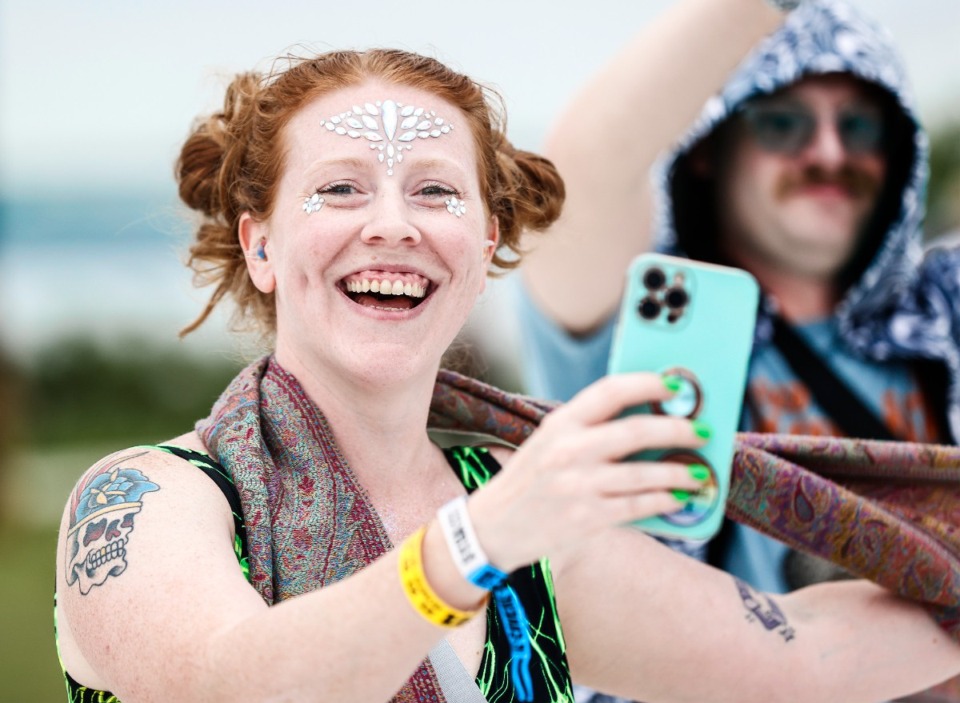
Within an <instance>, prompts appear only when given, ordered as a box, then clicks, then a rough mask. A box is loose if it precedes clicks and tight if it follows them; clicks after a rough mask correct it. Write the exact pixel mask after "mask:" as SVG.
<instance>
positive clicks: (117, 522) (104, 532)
mask: <svg viewBox="0 0 960 703" xmlns="http://www.w3.org/2000/svg"><path fill="white" fill-rule="evenodd" d="M129 458H131V457H127V459H129ZM121 461H124V459H120V460H119V461H118V462H116V463H115V464H113V465H112V466H108V467H106V468H105V469H104V470H103V471H101V472H92V473H91V474H89V475H88V476H87V477H86V478H85V479H84V481H83V483H81V485H80V486H78V487H77V490H76V492H75V493H74V496H73V500H72V504H71V511H70V530H69V531H68V533H67V540H68V552H67V571H66V578H67V583H68V584H70V585H73V584H74V583H77V582H79V588H80V593H82V594H83V595H86V594H87V593H89V592H90V589H92V588H93V587H94V586H100V585H101V584H103V583H104V582H105V581H106V580H107V578H108V577H110V576H119V575H120V574H122V573H123V572H124V570H125V569H126V568H127V542H128V541H129V539H130V533H131V531H132V530H133V518H134V516H135V515H136V514H137V513H139V512H140V509H141V507H142V506H143V503H142V501H141V498H142V496H143V494H144V493H147V492H150V491H156V490H159V488H160V487H159V486H157V485H156V484H155V483H152V482H151V481H149V480H148V479H147V477H146V476H144V475H143V473H141V472H140V471H139V470H138V469H124V468H119V466H118V464H119V463H120V462H121Z"/></svg>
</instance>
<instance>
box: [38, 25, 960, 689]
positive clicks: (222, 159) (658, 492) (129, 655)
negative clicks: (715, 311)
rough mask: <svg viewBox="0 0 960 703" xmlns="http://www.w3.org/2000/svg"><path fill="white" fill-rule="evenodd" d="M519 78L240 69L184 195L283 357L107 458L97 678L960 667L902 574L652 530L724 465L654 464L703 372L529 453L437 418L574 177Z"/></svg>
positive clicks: (655, 378)
mask: <svg viewBox="0 0 960 703" xmlns="http://www.w3.org/2000/svg"><path fill="white" fill-rule="evenodd" d="M760 9H762V10H763V11H764V12H768V11H769V10H768V9H764V8H760ZM757 11H759V9H758V10H757ZM496 104H497V103H496V100H495V96H493V95H492V94H490V93H489V92H488V91H485V90H484V89H483V88H482V87H480V86H479V85H478V84H477V83H475V82H474V81H472V80H471V79H469V78H467V77H466V76H463V75H460V74H458V73H456V72H454V71H452V70H450V69H449V68H447V67H445V66H443V65H442V64H440V63H438V62H437V61H435V60H432V59H429V58H425V57H422V56H417V55H414V54H409V53H405V52H402V51H391V50H375V51H368V52H360V53H358V52H332V53H328V54H322V55H319V56H316V57H312V58H307V59H303V60H292V61H290V62H289V65H288V66H287V67H286V68H285V69H283V70H280V71H278V72H276V73H274V74H271V75H269V76H259V75H254V74H244V75H241V76H239V77H238V78H237V79H236V80H235V81H234V82H233V84H232V85H231V86H230V88H229V89H228V91H227V96H226V101H225V104H224V109H223V111H221V112H219V113H217V114H215V115H212V116H210V117H207V118H204V119H202V120H200V121H199V122H198V123H197V125H196V126H195V128H194V130H193V132H192V134H191V135H190V136H189V138H188V139H187V141H186V143H185V144H184V146H183V150H182V153H181V158H180V161H179V170H178V173H179V178H180V193H181V197H182V198H183V200H184V201H185V202H186V203H187V204H188V205H189V206H190V207H192V208H193V209H195V210H196V211H198V212H199V213H200V215H201V216H202V223H201V224H200V226H199V227H198V230H197V233H196V238H195V241H194V243H193V246H192V249H191V265H192V266H193V268H194V270H195V271H196V272H197V274H198V276H199V278H200V280H201V282H205V283H210V284H212V285H213V286H214V292H213V295H212V297H211V299H210V301H209V303H208V305H207V307H206V309H205V310H204V311H203V313H202V314H201V316H200V318H199V319H198V320H197V321H196V322H195V323H194V324H193V325H191V327H190V328H188V330H187V331H189V329H193V328H195V327H197V326H198V325H199V324H201V323H202V322H203V321H204V320H205V319H206V318H207V316H208V315H209V313H210V312H211V310H212V309H214V307H215V306H217V305H218V304H220V303H221V302H222V301H223V299H224V298H227V297H231V298H232V299H233V301H234V302H235V304H236V310H237V322H238V323H239V324H241V325H242V324H244V323H249V324H253V325H255V326H257V327H259V329H260V331H261V332H262V333H263V335H264V337H265V338H267V339H269V340H270V341H271V342H272V352H271V353H270V354H269V355H268V356H266V357H264V358H262V359H260V360H257V361H256V362H254V363H253V364H251V365H250V366H249V367H248V368H247V369H245V370H244V371H242V372H241V373H240V374H239V375H238V376H237V378H236V379H234V381H233V382H231V384H230V385H229V386H228V387H227V389H226V390H225V391H224V392H223V394H222V395H221V396H220V398H219V400H217V402H216V403H215V405H214V407H213V409H212V411H211V414H210V415H209V416H208V417H206V418H204V419H201V420H200V421H199V422H198V423H197V424H196V426H195V428H194V430H193V431H191V432H188V433H186V434H183V435H181V436H179V437H176V438H174V439H171V440H169V441H166V442H163V443H161V444H158V445H150V446H138V447H133V448H130V449H126V450H122V451H119V452H116V453H114V454H111V455H109V456H107V457H106V458H104V459H103V460H102V461H100V462H98V463H97V464H96V465H95V466H93V467H92V468H90V469H89V470H88V471H87V472H86V473H85V474H84V476H83V477H81V478H80V479H79V481H78V482H77V487H76V489H75V491H74V494H73V496H72V497H71V498H70V500H69V501H68V504H67V506H66V508H65V511H64V515H63V520H62V524H61V530H60V541H59V545H58V554H57V563H58V573H57V582H56V583H57V591H56V594H57V606H56V616H57V625H58V644H59V650H60V654H61V661H62V664H63V667H64V674H65V677H66V682H67V689H68V694H69V700H71V701H74V702H76V701H92V700H97V701H103V700H118V699H119V700H124V701H134V700H137V701H140V700H203V701H220V700H224V701H233V700H298V701H300V700H323V701H386V700H393V701H400V702H411V701H418V702H423V703H426V702H428V701H429V702H434V701H443V700H447V701H489V702H490V703H499V702H500V701H503V702H506V701H538V702H539V701H549V702H556V703H561V702H567V703H570V702H572V701H573V694H572V677H578V678H579V679H581V680H582V681H584V682H585V683H588V684H591V685H594V686H596V687H599V688H602V689H604V690H610V691H616V692H623V693H625V694H628V695H631V696H636V697H638V698H641V699H643V700H651V701H654V700H705V699H710V700H715V701H722V700H728V701H739V702H742V701H754V700H755V701H764V702H766V701H771V700H782V699H783V690H787V691H788V692H789V693H790V696H792V697H795V698H798V699H821V700H823V699H829V700H835V699H837V698H838V697H839V696H840V695H841V693H840V692H841V691H842V692H843V693H842V695H843V697H844V699H845V700H847V701H861V700H862V701H868V700H875V699H876V698H879V697H880V696H881V695H889V694H891V693H892V694H899V693H905V692H908V691H911V690H914V689H916V688H920V687H922V686H923V685H925V684H928V683H930V682H932V681H936V680H939V679H943V678H946V677H947V676H948V675H950V674H952V673H955V672H956V671H958V670H960V648H958V647H957V646H956V645H954V644H953V643H952V642H951V641H949V640H948V639H947V638H946V636H945V635H944V634H943V633H941V632H940V630H939V629H938V628H937V626H936V625H935V624H934V622H933V620H932V619H931V618H930V617H929V616H928V615H927V614H926V613H925V611H923V610H922V609H921V608H920V607H919V606H914V605H908V604H905V603H902V602H900V601H898V600H897V599H895V598H894V597H893V596H891V595H889V594H886V593H885V592H883V591H881V590H880V589H878V588H877V587H874V586H872V585H869V584H863V583H844V584H832V585H828V586H817V587H812V588H810V589H807V590H806V591H800V592H797V593H796V594H792V595H790V596H785V597H784V598H782V599H780V600H779V601H778V602H777V603H774V602H773V601H772V600H771V599H769V598H768V597H766V596H763V595H762V594H758V593H756V592H755V591H754V590H753V589H752V588H750V587H749V586H748V585H747V584H744V583H742V582H735V581H734V580H733V579H731V578H730V577H728V576H725V575H723V574H722V573H720V572H718V571H715V570H713V569H711V568H710V567H707V566H705V565H703V564H700V563H698V562H695V561H693V560H691V559H688V558H686V557H684V556H682V555H678V554H676V553H674V552H672V551H670V550H668V549H666V548H664V547H663V546H661V545H660V544H659V543H657V542H655V541H653V540H652V539H650V538H648V537H646V536H645V535H643V534H642V533H640V532H638V531H636V530H633V529H630V528H627V527H624V525H626V524H627V523H630V522H633V521H637V520H640V519H644V518H647V517H650V516H653V515H658V514H661V513H665V512H670V511H674V510H677V509H678V508H680V507H681V506H682V505H683V502H684V501H686V500H688V499H689V497H690V495H691V493H692V492H694V491H696V490H697V489H698V488H700V487H702V485H703V482H704V481H705V480H706V479H707V476H705V475H703V471H702V468H701V467H697V466H692V467H688V466H686V465H684V464H681V463H672V462H663V461H644V462H639V461H623V459H624V458H625V457H628V456H630V455H633V454H636V453H637V452H639V451H641V450H645V449H652V448H657V447H671V448H688V449H693V448H697V447H700V446H702V445H703V444H704V443H705V442H706V441H708V439H709V435H710V429H709V428H708V427H705V426H703V425H696V426H695V425H694V424H693V423H691V421H689V420H687V419H682V418H679V417H668V416H652V415H630V416H627V417H622V415H623V413H624V411H625V410H626V409H627V408H630V407H633V406H636V405H640V404H643V403H648V402H657V401H666V400H668V399H669V398H670V397H671V396H672V394H673V392H674V390H675V389H676V384H675V382H674V381H675V379H672V378H667V379H664V378H661V377H660V376H659V375H656V374H650V373H637V374H623V375H620V376H617V377H611V378H608V379H605V380H603V381H601V382H599V383H597V384H595V385H594V386H592V387H590V388H588V389H587V390H585V391H584V392H583V393H582V394H581V395H579V396H578V397H577V398H575V399H574V400H572V401H571V402H570V403H568V404H567V405H566V406H564V407H562V408H559V409H557V410H555V411H553V412H552V413H551V414H550V415H549V416H548V418H547V419H546V420H545V421H544V422H543V424H542V425H541V427H540V428H539V429H538V430H537V431H535V432H534V433H533V434H532V435H531V436H530V438H529V439H528V440H527V441H526V443H525V444H523V446H522V447H520V448H513V447H505V446H503V445H502V444H496V445H494V444H492V443H490V442H488V441H485V440H484V439H483V438H482V437H481V438H478V439H477V444H476V445H473V446H454V447H448V448H445V449H441V448H440V447H439V446H438V445H437V444H435V443H434V442H433V441H432V440H431V437H430V435H428V433H427V421H428V413H429V409H430V401H431V395H432V392H433V389H434V384H435V380H436V378H437V373H438V369H439V365H440V359H441V355H442V354H443V352H444V351H445V349H446V347H447V346H448V345H449V344H450V342H451V341H452V340H453V339H454V337H455V335H456V334H457V332H458V331H459V329H460V327H461V326H462V325H463V323H464V321H465V320H466V317H467V315H468V313H469V311H470V309H471V307H472V306H473V304H474V303H475V301H476V299H477V297H478V296H479V294H480V293H481V291H482V290H483V287H484V285H485V281H486V277H487V276H488V274H489V273H490V269H491V267H509V266H512V265H514V264H515V263H516V262H517V260H518V257H517V254H518V253H519V245H518V242H519V237H520V233H521V231H523V230H524V229H542V228H544V227H546V226H548V225H549V224H550V223H552V222H553V221H554V220H556V218H557V217H558V216H559V211H560V205H561V203H562V201H563V185H562V182H561V180H560V178H559V177H558V175H557V172H556V171H555V169H554V168H553V166H552V165H551V164H550V163H549V162H548V161H546V160H544V159H542V158H541V157H538V156H536V155H534V154H531V153H527V152H523V151H517V150H515V149H514V148H513V147H512V146H511V145H510V143H509V142H508V141H507V139H506V138H505V136H504V134H503V128H502V122H501V120H500V116H499V112H498V111H497V110H496V109H495V108H494V107H493V106H494V105H496ZM507 252H512V254H511V255H510V256H506V253H507ZM501 253H503V256H501ZM705 608H708V609H709V618H704V617H703V609H705ZM761 610H762V611H763V614H764V617H763V618H759V619H758V618H757V617H753V616H751V615H750V613H757V612H760V611H761ZM745 615H747V616H748V617H747V619H746V620H745V618H744V616H745ZM731 644H732V645H733V647H735V651H737V652H738V653H739V654H740V658H739V659H738V660H731V659H730V658H729V657H727V656H725V655H724V652H727V651H730V650H731ZM690 661H695V662H697V675H696V676H690V675H688V670H689V664H688V663H689V662H690ZM863 661H870V662H871V663H872V664H873V666H874V669H873V671H874V672H875V673H874V675H872V676H869V677H863V680H856V681H849V680H848V672H849V671H850V670H851V669H852V668H853V667H854V666H855V665H858V664H859V663H861V662H863ZM813 667H816V669H815V670H816V671H817V675H816V676H810V674H809V672H810V671H811V670H812V668H813ZM787 672H793V673H787Z"/></svg>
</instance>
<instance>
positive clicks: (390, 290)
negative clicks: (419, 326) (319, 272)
mask: <svg viewBox="0 0 960 703" xmlns="http://www.w3.org/2000/svg"><path fill="white" fill-rule="evenodd" d="M347 291H348V292H350V293H367V292H371V293H379V294H380V295H407V296H410V297H413V298H422V297H423V296H424V295H426V287H425V286H422V285H420V284H419V283H404V282H403V281H392V282H391V281H380V280H377V279H373V280H369V279H366V278H364V279H363V280H361V281H347Z"/></svg>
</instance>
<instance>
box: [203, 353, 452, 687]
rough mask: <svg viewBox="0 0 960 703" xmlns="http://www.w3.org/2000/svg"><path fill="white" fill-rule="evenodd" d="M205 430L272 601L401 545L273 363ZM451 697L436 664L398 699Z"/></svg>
mask: <svg viewBox="0 0 960 703" xmlns="http://www.w3.org/2000/svg"><path fill="white" fill-rule="evenodd" d="M196 429H197V432H198V433H199V434H200V437H201V438H202V439H203V441H204V443H205V444H206V446H207V449H208V451H209V452H210V454H211V455H212V456H213V457H214V458H215V459H216V460H217V461H219V462H220V463H221V464H222V465H223V466H224V468H225V469H226V470H227V472H228V473H229V474H230V475H231V476H232V477H233V480H234V483H235V484H236V487H237V490H238V491H239V493H240V502H241V504H242V506H243V518H244V520H245V521H246V526H247V544H248V549H249V553H250V580H251V583H252V584H253V585H254V587H255V588H256V589H257V591H258V592H259V593H260V595H261V596H262V597H263V599H264V600H265V601H266V602H267V603H268V604H271V605H272V604H274V603H278V602H280V601H282V600H285V599H287V598H292V597H293V596H297V595H300V594H301V593H308V592H310V591H313V590H316V589H318V588H323V587H324V586H327V585H330V584H332V583H336V582H337V581H340V580H341V579H343V578H346V577H347V576H349V575H350V574H353V573H355V572H357V571H359V570H360V569H362V568H363V567H365V566H366V565H367V564H370V563H371V562H372V561H374V560H375V559H376V558H377V557H379V556H380V555H382V554H384V553H385V552H387V551H388V550H390V549H391V548H392V547H393V545H392V544H391V543H390V540H389V538H388V537H387V533H386V531H385V530H384V528H383V524H382V523H381V522H380V519H379V517H378V516H377V514H376V512H375V511H374V509H373V506H372V505H371V503H370V501H369V499H368V497H367V494H366V492H365V491H364V489H363V487H362V486H361V485H360V484H359V483H358V481H357V479H356V477H355V476H354V474H353V472H352V471H351V470H350V468H349V467H348V466H347V463H346V461H345V460H344V458H343V456H341V454H340V452H339V450H338V449H337V444H336V440H335V438H334V435H333V432H332V430H331V429H330V426H329V425H328V424H327V420H326V418H325V417H324V416H323V414H322V413H321V412H320V410H319V409H318V408H317V407H316V405H314V403H313V402H312V401H311V400H310V399H309V398H308V397H307V395H306V393H304V391H303V389H302V388H301V387H300V384H299V383H298V382H297V380H296V379H295V378H294V377H293V376H291V375H290V374H289V373H287V372H286V371H284V370H283V369H282V368H281V367H280V366H278V365H277V364H276V363H275V362H274V361H272V360H271V359H270V358H265V359H261V360H259V361H257V362H255V363H254V364H251V365H250V366H248V367H247V368H246V369H244V370H243V371H241V372H240V374H239V375H238V376H237V377H236V378H235V379H234V380H233V382H232V383H231V384H230V385H229V386H228V387H227V389H226V390H225V391H224V392H223V394H222V395H221V396H220V398H219V400H217V402H216V404H215V405H214V407H213V410H212V412H211V414H210V416H209V417H207V418H206V419H204V420H201V421H200V422H198V423H197V428H196ZM305 565H306V566H305ZM318 637H322V634H318ZM443 700H444V698H443V694H442V692H441V689H440V684H439V682H438V681H437V678H436V674H435V672H434V670H433V667H432V666H431V664H430V662H429V660H424V661H423V662H422V663H421V664H420V665H419V667H417V670H416V672H415V673H414V675H413V676H412V677H411V678H410V679H409V680H408V681H407V682H406V683H405V684H404V685H403V688H401V689H400V691H399V692H398V693H397V694H396V695H395V696H394V697H393V699H392V701H393V703H441V702H442V701H443Z"/></svg>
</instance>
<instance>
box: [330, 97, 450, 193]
mask: <svg viewBox="0 0 960 703" xmlns="http://www.w3.org/2000/svg"><path fill="white" fill-rule="evenodd" d="M377 118H379V122H378V121H377ZM320 125H321V126H322V127H326V128H327V131H330V132H333V133H334V134H339V135H341V136H345V137H350V138H351V139H366V140H367V141H368V142H370V148H371V149H372V150H375V151H376V152H377V161H379V162H380V163H384V162H386V165H387V175H388V176H392V175H393V167H394V164H399V163H400V162H401V161H403V152H404V151H410V150H411V149H412V148H413V146H412V145H411V144H410V142H413V141H415V140H417V139H430V138H436V137H439V136H442V135H444V134H448V133H449V132H450V130H452V129H453V125H452V124H449V123H448V122H446V121H445V120H444V119H443V118H442V117H437V114H436V113H435V112H434V111H433V110H427V109H425V108H422V107H414V106H413V105H404V104H403V103H398V102H396V101H394V100H383V101H380V100H377V101H376V102H375V103H364V105H363V107H360V106H359V105H354V106H353V108H352V109H351V110H347V111H346V112H341V113H340V114H339V115H332V116H331V117H329V118H328V119H325V120H320Z"/></svg>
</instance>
